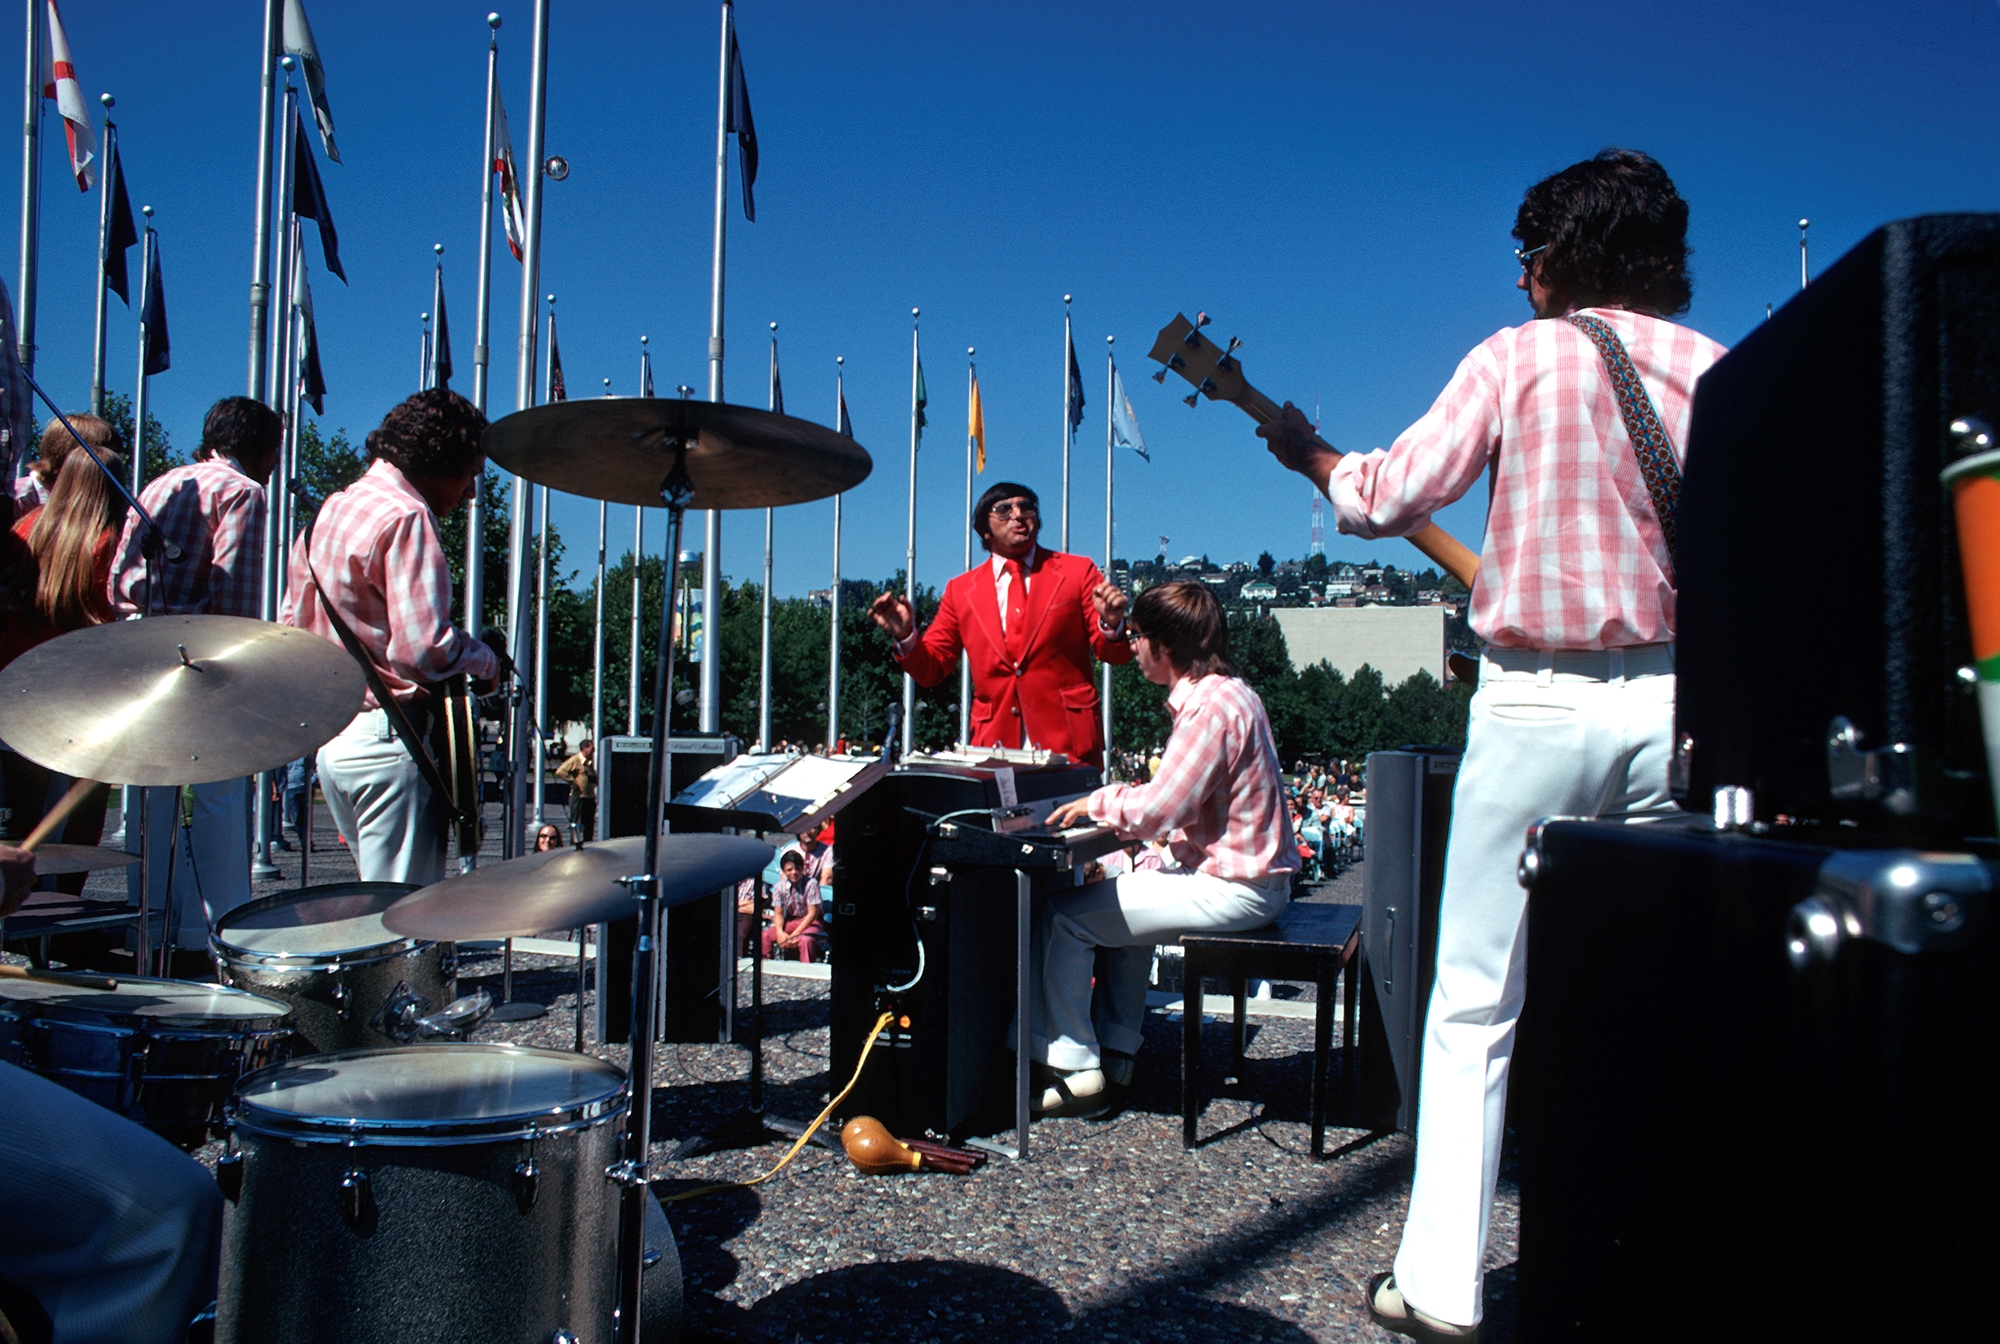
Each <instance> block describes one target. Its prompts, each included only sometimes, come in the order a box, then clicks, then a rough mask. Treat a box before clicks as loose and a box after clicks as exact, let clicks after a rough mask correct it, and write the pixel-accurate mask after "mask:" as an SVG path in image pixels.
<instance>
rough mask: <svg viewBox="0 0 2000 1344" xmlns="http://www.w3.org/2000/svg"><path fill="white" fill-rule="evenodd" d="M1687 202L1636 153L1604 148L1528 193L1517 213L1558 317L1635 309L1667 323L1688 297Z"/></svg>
mask: <svg viewBox="0 0 2000 1344" xmlns="http://www.w3.org/2000/svg"><path fill="white" fill-rule="evenodd" d="M1687 222H1688V208H1687V202H1686V201H1684V200H1682V199H1681V195H1680V193H1679V192H1678V191H1676V190H1675V189H1674V183H1673V179H1672V178H1670V177H1668V176H1667V170H1666V169H1664V168H1662V167H1660V165H1659V164H1658V163H1656V162H1654V161H1653V159H1652V158H1651V157H1649V156H1648V155H1645V154H1642V153H1640V152H1639V151H1638V150H1636V149H1615V148H1614V149H1606V150H1603V151H1601V152H1600V153H1598V155H1597V156H1596V157H1595V158H1591V159H1586V160H1584V161H1583V162H1582V163H1573V164H1571V165H1570V166H1569V167H1567V168H1565V169H1563V170H1562V171H1561V172H1559V173H1555V174H1553V175H1551V176H1549V177H1545V178H1543V179H1542V180H1541V181H1539V182H1537V183H1535V185H1534V186H1532V187H1529V188H1528V193H1527V195H1526V196H1525V197H1523V198H1522V200H1521V208H1520V210H1519V211H1518V212H1516V214H1515V216H1514V236H1515V237H1516V238H1518V239H1520V240H1521V246H1522V248H1523V249H1525V250H1529V251H1532V250H1533V249H1535V248H1538V247H1546V248H1547V249H1548V250H1547V251H1545V252H1543V253H1542V254H1541V256H1540V258H1539V259H1538V260H1537V261H1536V262H1535V263H1534V264H1535V266H1536V267H1537V268H1538V269H1537V271H1536V277H1537V278H1538V279H1539V280H1540V281H1541V283H1542V285H1543V287H1544V288H1546V289H1547V290H1548V291H1549V293H1550V295H1551V298H1552V300H1553V306H1554V307H1555V309H1556V310H1557V311H1559V312H1560V311H1563V310H1565V309H1568V308H1601V307H1621V308H1631V309H1634V310H1637V311H1639V312H1647V313H1652V314H1655V315H1656V316H1659V317H1671V316H1673V315H1675V314H1677V313H1684V312H1686V311H1687V309H1688V303H1689V301H1690V300H1691V299H1692V298H1693V297H1694V285H1693V282H1692V280H1691V279H1690V278H1689V276H1688V266H1687V260H1688V255H1689V249H1688V245H1687Z"/></svg>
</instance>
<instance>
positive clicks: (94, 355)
mask: <svg viewBox="0 0 2000 1344" xmlns="http://www.w3.org/2000/svg"><path fill="white" fill-rule="evenodd" d="M97 101H98V102H100V103H102V104H104V163H105V172H104V174H103V176H102V177H101V178H100V179H99V181H100V182H101V184H102V186H103V190H102V191H101V192H99V193H98V196H99V199H98V202H97V336H96V339H95V340H94V341H92V343H91V347H90V413H91V414H92V415H95V416H98V417H102V416H103V414H104V338H105V324H106V320H107V318H108V316H109V307H108V305H109V303H110V298H109V291H110V288H111V284H110V281H111V277H110V276H108V275H106V274H105V272H104V268H105V266H106V265H108V264H109V263H110V261H111V172H110V165H112V164H114V163H116V162H117V161H118V123H117V122H115V121H113V120H112V119H111V109H112V107H113V106H114V105H115V104H116V103H117V101H118V100H117V99H115V98H113V97H112V96H111V95H110V94H108V93H105V94H99V95H98V98H97ZM125 287H126V288H127V289H130V288H131V287H132V282H131V280H130V279H129V278H128V279H127V280H126V282H125Z"/></svg>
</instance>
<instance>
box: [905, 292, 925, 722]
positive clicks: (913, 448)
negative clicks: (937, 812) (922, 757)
mask: <svg viewBox="0 0 2000 1344" xmlns="http://www.w3.org/2000/svg"><path fill="white" fill-rule="evenodd" d="M921 316H923V310H922V309H920V308H912V309H910V528H909V547H908V551H907V553H906V554H905V556H904V558H903V596H904V598H905V599H906V600H907V601H908V602H909V604H910V616H911V618H912V619H913V620H914V619H915V617H916V613H917V443H918V436H919V435H920V434H921V433H922V431H921V430H919V429H918V428H917V416H918V414H919V412H918V408H917V380H918V379H919V378H920V377H922V370H923V356H922V355H921V354H920V353H919V351H918V349H917V335H918V329H917V319H918V318H920V317H921ZM916 711H917V683H916V681H915V680H914V679H913V678H912V677H911V676H910V674H909V673H907V672H905V673H904V674H903V754H904V755H905V756H907V755H909V753H910V744H911V742H912V741H913V740H914V739H913V738H912V737H911V734H910V721H911V719H913V718H914V717H916Z"/></svg>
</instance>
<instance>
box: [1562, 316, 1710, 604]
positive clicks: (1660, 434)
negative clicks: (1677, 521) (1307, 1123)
mask: <svg viewBox="0 0 2000 1344" xmlns="http://www.w3.org/2000/svg"><path fill="white" fill-rule="evenodd" d="M1563 321H1565V322H1567V323H1569V324H1570V325H1571V326H1573V327H1575V328H1576V329H1577V330H1578V331H1581V332H1582V333H1583V334H1584V335H1586V336H1588V337H1589V338H1590V343H1591V344H1592V345H1594V346H1596V347H1597V353H1598V354H1600V355H1602V356H1604V369H1605V372H1607V373H1609V374H1610V375H1611V388H1612V390H1613V391H1614V392H1616V393H1617V394H1618V413H1619V414H1620V415H1622V416H1624V417H1625V433H1626V434H1627V435H1628V436H1629V437H1630V438H1631V440H1632V452H1633V454H1634V455H1635V456H1636V457H1637V458H1638V459H1639V474H1640V475H1641V476H1644V477H1645V478H1646V493H1647V494H1649V495H1651V496H1652V497H1653V513H1654V516H1655V517H1657V518H1658V519H1659V520H1660V532H1661V534H1662V535H1663V536H1665V537H1666V540H1667V560H1668V563H1669V564H1670V565H1672V566H1673V567H1674V568H1675V569H1676V570H1677V569H1678V568H1679V559H1678V548H1677V546H1676V545H1675V538H1674V513H1675V510H1676V509H1677V507H1678V506H1679V504H1680V498H1681V465H1680V462H1679V461H1678V460H1677V459H1676V458H1675V457H1674V444H1673V440H1671V439H1669V438H1668V437H1667V431H1666V428H1665V427H1664V426H1663V425H1661V424H1660V417H1659V414H1658V412H1656V411H1655V410H1654V409H1653V399H1652V397H1651V396H1649V395H1647V392H1646V385H1645V384H1644V383H1642V382H1640V381H1639V371H1638V370H1637V369H1635V368H1633V367H1632V357H1631V356H1630V355H1628V354H1626V353H1625V345H1624V343H1623V342H1621V341H1620V340H1619V339H1618V333H1617V332H1615V331H1613V330H1612V329H1611V327H1610V326H1609V325H1608V324H1607V323H1606V322H1605V321H1604V320H1603V319H1602V318H1596V317H1588V316H1585V315H1583V314H1581V313H1571V314H1569V315H1567V316H1565V317H1564V318H1563ZM1668 577H1669V578H1671V577H1673V576H1672V575H1671V574H1670V575H1669V576H1668Z"/></svg>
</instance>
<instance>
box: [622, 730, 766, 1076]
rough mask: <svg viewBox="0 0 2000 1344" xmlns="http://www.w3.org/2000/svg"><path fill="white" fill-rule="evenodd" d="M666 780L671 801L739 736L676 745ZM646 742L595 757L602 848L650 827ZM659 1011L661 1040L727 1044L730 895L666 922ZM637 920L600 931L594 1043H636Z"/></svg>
mask: <svg viewBox="0 0 2000 1344" xmlns="http://www.w3.org/2000/svg"><path fill="white" fill-rule="evenodd" d="M669 745H670V746H671V747H672V748H673V754H672V756H671V757H670V760H669V767H668V774H669V779H670V787H669V788H668V791H667V793H668V796H669V797H672V796H673V795H674V794H676V793H679V792H680V791H681V790H682V789H685V788H686V787H687V786H688V785H690V784H692V783H694V782H695V781H696V780H697V779H700V778H701V777H702V776H703V775H705V774H707V773H708V772H709V771H710V770H713V769H714V768H715V767H716V766H718V765H721V764H723V763H724V762H726V761H729V760H732V759H734V758H735V756H736V755H737V754H738V752H739V751H740V750H741V747H740V744H739V743H738V741H737V739H735V738H733V737H676V738H674V739H672V741H671V742H670V743H669ZM652 750H653V739H652V738H650V737H623V736H619V737H607V738H605V739H604V740H603V741H602V742H601V743H599V744H598V748H597V759H598V761H599V763H600V764H599V767H598V777H597V779H598V790H597V827H598V830H597V833H598V834H599V835H601V836H603V837H604V838H605V839H606V840H611V839H615V838H616V837H618V836H621V835H639V834H642V833H643V832H644V831H645V828H646V769H647V766H648V764H649V763H650V761H651V760H652ZM660 923H661V924H662V926H663V928H662V931H661V938H660V956H659V958H658V959H657V961H656V963H655V964H656V965H658V966H659V967H660V976H661V978H660V992H659V995H658V996H657V997H658V1002H659V1005H660V1012H659V1017H658V1027H657V1029H656V1032H655V1035H656V1039H659V1040H662V1041H687V1042H690V1043H696V1044H700V1043H709V1044H712V1043H714V1042H716V1041H726V1040H729V1039H730V1035H731V1032H732V1030H733V1027H734V1020H735V1015H736V974H735V968H736V952H735V949H734V947H732V946H731V944H732V943H734V942H735V939H736V903H735V898H734V896H733V895H728V896H724V895H718V896H717V897H716V899H715V900H712V901H691V902H689V903H688V904H686V905H677V906H675V907H673V908H672V909H670V910H666V911H663V912H662V913H661V915H660ZM638 927H639V921H638V919H637V918H636V917H635V918H632V919H618V920H612V921H610V922H609V923H606V924H600V925H598V926H597V968H598V969H597V1039H599V1040H600V1041H606V1042H624V1041H629V1040H631V1039H632V951H633V944H634V942H635V940H636V939H637V937H638Z"/></svg>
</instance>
